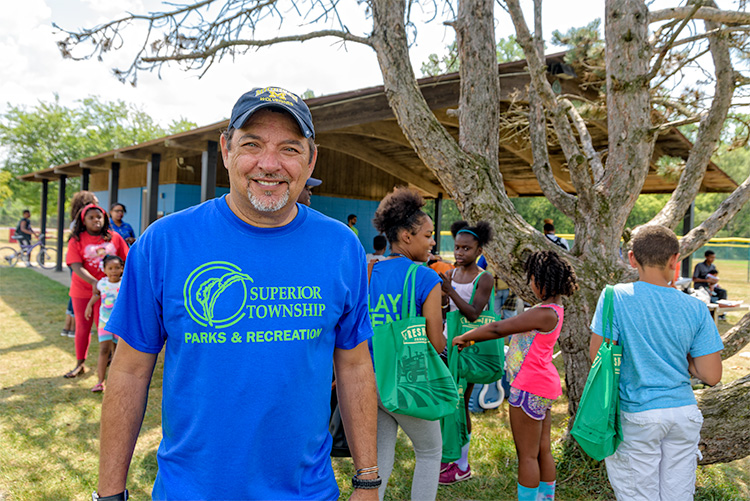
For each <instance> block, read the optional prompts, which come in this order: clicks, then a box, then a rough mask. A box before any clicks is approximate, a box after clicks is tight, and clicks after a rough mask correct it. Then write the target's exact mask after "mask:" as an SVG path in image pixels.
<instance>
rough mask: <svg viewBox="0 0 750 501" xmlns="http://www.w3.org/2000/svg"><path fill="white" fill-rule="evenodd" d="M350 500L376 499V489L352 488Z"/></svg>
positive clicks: (364, 500) (374, 500) (371, 500)
mask: <svg viewBox="0 0 750 501" xmlns="http://www.w3.org/2000/svg"><path fill="white" fill-rule="evenodd" d="M349 499H350V500H351V501H377V499H378V490H377V489H354V492H352V495H351V496H349Z"/></svg>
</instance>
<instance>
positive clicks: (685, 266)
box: [681, 202, 695, 277]
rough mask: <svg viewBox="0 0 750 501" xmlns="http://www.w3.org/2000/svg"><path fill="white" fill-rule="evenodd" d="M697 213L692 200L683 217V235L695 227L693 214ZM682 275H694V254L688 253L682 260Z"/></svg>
mask: <svg viewBox="0 0 750 501" xmlns="http://www.w3.org/2000/svg"><path fill="white" fill-rule="evenodd" d="M694 214H695V202H692V203H691V204H690V207H688V210H687V212H685V217H684V218H683V219H682V235H683V236H684V235H687V234H688V233H690V230H692V229H693V216H694ZM681 275H682V276H683V277H692V276H693V255H692V254H688V255H687V256H685V259H683V260H682V273H681Z"/></svg>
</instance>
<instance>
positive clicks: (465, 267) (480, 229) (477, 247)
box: [440, 221, 494, 485]
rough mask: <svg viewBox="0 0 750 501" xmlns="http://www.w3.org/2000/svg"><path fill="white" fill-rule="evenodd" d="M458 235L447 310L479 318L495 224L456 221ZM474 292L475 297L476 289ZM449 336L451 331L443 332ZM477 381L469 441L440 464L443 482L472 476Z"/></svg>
mask: <svg viewBox="0 0 750 501" xmlns="http://www.w3.org/2000/svg"><path fill="white" fill-rule="evenodd" d="M451 234H452V235H453V239H454V242H455V244H454V247H453V257H454V258H455V260H456V267H455V268H454V269H452V270H449V271H448V272H446V273H445V274H443V273H440V278H442V279H443V286H442V289H443V311H456V310H458V311H460V312H461V314H462V315H463V316H464V317H466V319H467V320H468V321H469V322H474V321H476V319H477V318H479V316H480V315H481V314H482V311H483V310H484V309H485V308H486V307H487V304H488V303H489V301H490V295H491V294H492V285H493V283H494V279H493V278H492V274H490V273H488V272H485V271H484V270H483V269H482V268H480V267H479V266H477V259H478V258H479V256H481V255H482V247H484V246H485V245H486V244H487V242H489V241H490V239H491V238H492V227H491V226H490V224H489V223H487V222H485V221H479V222H478V223H477V224H476V226H470V225H469V223H467V222H466V221H456V222H455V223H453V224H452V225H451ZM474 289H476V292H475V293H474V297H473V301H472V293H473V292H474ZM443 333H444V334H445V335H446V337H447V334H448V333H447V331H444V332H443ZM473 389H474V383H469V384H468V385H467V387H466V391H465V392H464V409H465V412H466V427H467V432H468V435H469V442H467V443H466V444H465V445H464V446H463V447H462V448H461V457H460V458H459V459H458V461H456V462H455V463H441V464H440V485H451V484H455V483H456V482H461V481H463V480H468V479H469V478H471V466H469V445H470V443H471V414H470V413H469V400H471V392H472V390H473Z"/></svg>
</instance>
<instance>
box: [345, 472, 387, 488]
mask: <svg viewBox="0 0 750 501" xmlns="http://www.w3.org/2000/svg"><path fill="white" fill-rule="evenodd" d="M382 482H383V479H381V478H380V477H378V478H370V479H365V478H359V477H358V476H357V475H354V476H353V477H352V487H354V488H355V489H377V488H378V487H380V484H381V483H382Z"/></svg>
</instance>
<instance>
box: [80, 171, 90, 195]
mask: <svg viewBox="0 0 750 501" xmlns="http://www.w3.org/2000/svg"><path fill="white" fill-rule="evenodd" d="M89 175H91V169H86V168H84V169H81V189H82V190H83V191H88V190H89Z"/></svg>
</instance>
